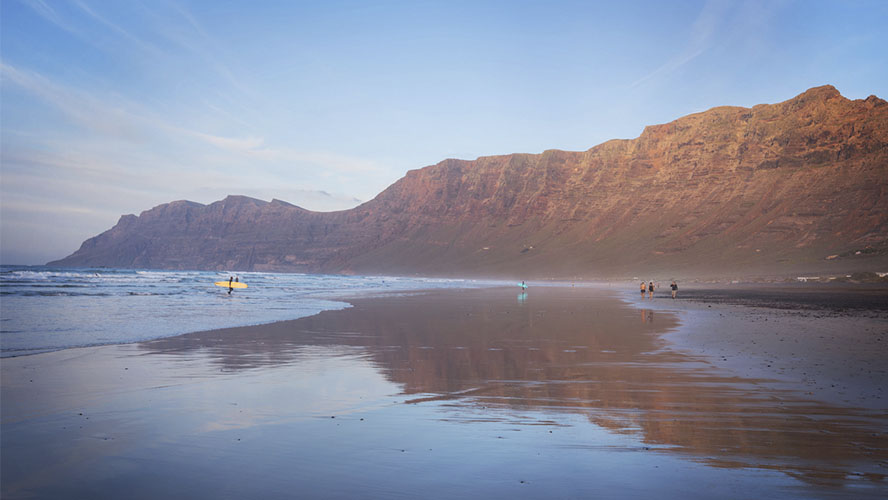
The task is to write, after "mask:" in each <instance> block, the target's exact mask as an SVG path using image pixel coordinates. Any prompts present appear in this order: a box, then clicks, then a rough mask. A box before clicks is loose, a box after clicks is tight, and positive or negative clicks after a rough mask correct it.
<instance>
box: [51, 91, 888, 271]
mask: <svg viewBox="0 0 888 500" xmlns="http://www.w3.org/2000/svg"><path fill="white" fill-rule="evenodd" d="M857 252H860V253H859V254H858V253H857ZM50 264H51V265H62V266H99V265H104V266H115V267H150V268H174V269H230V270H275V271H300V272H328V273H380V274H413V273H418V274H426V275H479V276H522V277H558V278H571V277H581V278H587V279H591V278H604V277H615V276H627V275H628V276H632V275H638V274H646V273H654V272H655V273H657V275H668V276H697V275H718V276H730V275H737V276H741V275H746V276H749V275H761V274H768V275H786V274H792V273H801V272H845V271H849V272H850V271H854V270H875V271H886V270H888V103H886V102H885V101H884V100H882V99H879V98H877V97H875V96H870V97H869V98H867V99H865V100H849V99H846V98H844V97H842V96H841V95H840V94H839V92H838V91H837V90H836V89H835V88H833V87H831V86H824V87H817V88H813V89H810V90H808V91H807V92H805V93H803V94H801V95H799V96H797V97H795V98H793V99H790V100H788V101H785V102H782V103H778V104H773V105H764V104H763V105H758V106H755V107H753V108H751V109H750V108H741V107H719V108H714V109H710V110H708V111H705V112H702V113H696V114H692V115H688V116H685V117H682V118H679V119H677V120H675V121H673V122H670V123H667V124H663V125H655V126H649V127H647V128H645V130H644V132H643V133H642V134H641V136H639V137H638V138H637V139H632V140H613V141H609V142H606V143H603V144H601V145H598V146H595V147H593V148H592V149H589V150H587V151H582V152H568V151H557V150H551V151H546V152H544V153H542V154H512V155H503V156H491V157H482V158H478V159H476V160H474V161H464V160H445V161H442V162H440V163H438V164H436V165H432V166H429V167H425V168H422V169H419V170H412V171H410V172H408V173H407V175H406V176H405V177H403V178H402V179H400V180H398V181H397V182H395V183H394V184H393V185H391V186H390V187H389V188H387V189H386V190H384V191H383V192H382V193H380V194H379V195H378V196H377V197H376V198H375V199H373V200H371V201H369V202H367V203H364V204H363V205H360V206H358V207H356V208H354V209H351V210H346V211H340V212H330V213H319V212H310V211H307V210H304V209H301V208H299V207H296V206H293V205H290V204H287V203H284V202H281V201H278V200H274V201H272V202H264V201H260V200H254V199H250V198H245V197H238V196H230V197H228V198H226V199H224V200H222V201H219V202H215V203H212V204H210V205H201V204H198V203H192V202H186V201H177V202H173V203H169V204H165V205H161V206H158V207H155V208H153V209H151V210H148V211H145V212H143V213H142V214H141V215H139V216H138V217H136V216H134V215H127V216H123V217H121V219H120V221H119V222H118V223H117V225H116V226H114V227H113V228H112V229H110V230H108V231H106V232H104V233H102V234H100V235H98V236H96V237H94V238H90V239H89V240H87V241H85V242H84V243H83V245H82V246H81V248H80V249H79V250H77V251H76V252H74V253H73V254H72V255H70V256H69V257H66V258H64V259H62V260H60V261H56V262H52V263H50Z"/></svg>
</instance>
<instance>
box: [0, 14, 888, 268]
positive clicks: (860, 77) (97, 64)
mask: <svg viewBox="0 0 888 500" xmlns="http://www.w3.org/2000/svg"><path fill="white" fill-rule="evenodd" d="M0 9H2V11H0V14H2V15H0V27H2V30H0V32H2V35H0V38H2V39H0V42H2V44H0V76H2V79H0V110H2V111H0V112H2V117H0V118H2V120H0V164H2V183H0V195H2V196H0V229H2V233H0V262H2V263H3V264H42V263H45V262H47V261H49V260H53V259H58V258H61V257H64V256H66V255H68V254H70V253H71V252H73V251H74V250H76V249H77V248H79V246H80V244H81V243H82V242H83V240H85V239H87V238H89V237H92V236H94V235H96V234H99V233H100V232H102V231H105V230H107V229H109V228H110V227H111V226H113V225H114V224H115V223H116V222H117V220H118V219H119V217H120V216H121V215H124V214H130V213H134V214H138V213H140V212H142V211H144V210H147V209H150V208H152V207H154V206H157V205H159V204H162V203H167V202H170V201H173V200H180V199H187V200H191V201H196V202H199V203H211V202H213V201H217V200H220V199H222V198H224V197H225V196H226V195H229V194H241V195H247V196H251V197H255V198H259V199H263V200H271V199H272V198H278V199H281V200H284V201H287V202H289V203H293V204H295V205H299V206H302V207H304V208H307V209H311V210H321V211H327V210H338V209H344V208H350V207H353V206H356V205H357V204H359V203H360V202H361V201H367V200H369V199H371V198H373V197H374V196H376V194H378V193H379V192H380V191H381V190H382V189H384V188H385V187H387V186H388V185H390V184H391V183H393V182H394V181H396V180H397V179H399V178H400V177H402V176H403V175H404V174H405V173H406V171H407V170H410V169H415V168H421V167H424V166H426V165H430V164H434V163H437V162H439V161H441V160H443V159H445V158H463V159H474V158H476V157H478V156H489V155H498V154H509V153H539V152H541V151H543V150H546V149H563V150H573V151H581V150H586V149H588V148H591V147H593V146H595V145H597V144H600V143H602V142H604V141H607V140H610V139H615V138H623V139H626V138H634V137H637V136H638V135H639V134H640V133H641V131H642V129H643V128H644V126H646V125H652V124H657V123H664V122H668V121H671V120H673V119H675V118H678V117H680V116H683V115H686V114H689V113H693V112H698V111H703V110H705V109H708V108H711V107H715V106H722V105H734V106H747V107H749V106H753V105H755V104H761V103H774V102H780V101H783V100H786V99H789V98H791V97H793V96H795V95H797V94H799V93H801V92H804V91H805V90H807V89H808V88H811V87H815V86H820V85H825V84H831V85H834V86H835V87H836V88H837V89H838V90H839V91H840V92H841V93H842V95H844V96H845V97H848V98H849V99H860V98H865V97H867V96H868V95H871V94H875V95H877V96H879V97H882V98H888V89H886V87H888V65H886V57H885V55H884V47H885V46H888V35H886V34H885V32H884V29H883V26H884V25H885V24H886V21H888V4H886V3H884V2H854V3H839V2H802V1H786V2H764V1H763V2H728V1H709V2H703V1H699V2H697V1H689V2H683V3H681V4H664V3H660V2H632V3H629V4H628V5H627V4H621V5H619V6H617V5H601V4H592V5H588V4H586V3H583V2H559V3H557V4H554V5H549V4H547V5H545V6H543V5H535V4H531V3H513V2H480V3H479V2H448V3H446V4H444V3H441V4H436V3H413V2H385V3H373V4H370V3H362V2H331V3H324V4H323V5H311V4H293V3H290V2H280V3H277V2H270V3H263V4H261V5H220V4H217V3H215V2H204V1H182V2H178V1H169V2H157V3H151V4H147V5H143V4H138V3H119V4H118V3H111V4H108V3H99V2H90V1H87V0H78V1H74V2H71V3H64V4H62V3H48V2H44V1H42V0H20V1H19V0H8V1H5V2H3V3H2V4H0Z"/></svg>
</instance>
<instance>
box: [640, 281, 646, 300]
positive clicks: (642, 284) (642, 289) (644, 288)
mask: <svg viewBox="0 0 888 500" xmlns="http://www.w3.org/2000/svg"><path fill="white" fill-rule="evenodd" d="M646 289H647V287H646V286H644V281H642V282H641V298H644V291H645V290H646Z"/></svg>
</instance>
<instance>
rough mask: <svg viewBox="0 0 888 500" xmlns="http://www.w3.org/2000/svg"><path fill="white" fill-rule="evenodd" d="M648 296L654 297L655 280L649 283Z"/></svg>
mask: <svg viewBox="0 0 888 500" xmlns="http://www.w3.org/2000/svg"><path fill="white" fill-rule="evenodd" d="M648 298H649V299H653V298H654V282H653V281H651V282H650V283H649V284H648Z"/></svg>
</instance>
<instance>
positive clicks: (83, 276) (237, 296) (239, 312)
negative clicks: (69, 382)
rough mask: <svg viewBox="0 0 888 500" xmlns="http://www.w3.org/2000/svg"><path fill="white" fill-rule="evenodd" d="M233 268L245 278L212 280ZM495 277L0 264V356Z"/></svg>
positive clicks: (131, 338) (239, 322)
mask: <svg viewBox="0 0 888 500" xmlns="http://www.w3.org/2000/svg"><path fill="white" fill-rule="evenodd" d="M229 276H237V277H239V278H240V281H242V282H244V283H247V284H248V285H249V287H248V288H246V289H235V290H234V291H233V292H232V293H231V294H230V295H229V294H228V288H222V287H218V286H215V285H214V284H213V283H214V282H216V281H227V280H228V278H229ZM497 284H501V283H499V282H495V281H480V280H461V279H437V278H401V277H389V276H385V277H382V276H333V275H317V274H298V273H262V272H248V273H231V272H217V271H164V270H150V269H109V268H83V269H74V268H51V267H45V266H8V265H4V266H0V357H8V356H21V355H26V354H36V353H39V352H46V351H55V350H60V349H69V348H74V347H85V346H95V345H104V344H122V343H130V342H138V341H143V340H150V339H156V338H161V337H170V336H174V335H180V334H183V333H189V332H196V331H202V330H212V329H216V328H225V327H231V326H247V325H258V324H265V323H273V322H276V321H284V320H290V319H297V318H301V317H305V316H310V315H313V314H317V313H319V312H321V311H324V310H336V309H343V308H345V307H348V304H347V303H346V302H343V301H342V298H343V297H345V296H354V295H356V294H362V293H368V292H372V293H380V292H384V293H403V292H409V291H415V290H425V289H440V288H475V287H484V286H494V285H497Z"/></svg>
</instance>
